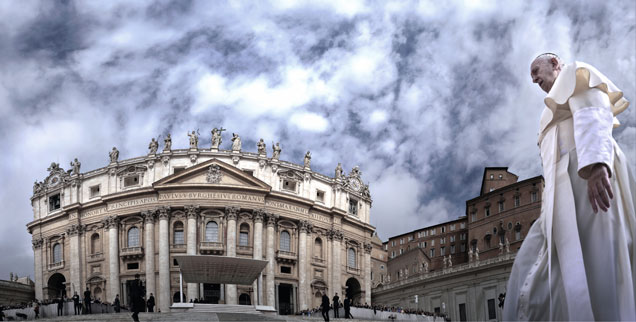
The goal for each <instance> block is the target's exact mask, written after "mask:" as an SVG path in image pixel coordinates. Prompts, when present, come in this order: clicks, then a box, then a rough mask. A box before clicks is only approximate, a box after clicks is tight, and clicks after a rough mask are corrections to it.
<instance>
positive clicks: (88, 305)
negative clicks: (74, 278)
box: [84, 286, 93, 314]
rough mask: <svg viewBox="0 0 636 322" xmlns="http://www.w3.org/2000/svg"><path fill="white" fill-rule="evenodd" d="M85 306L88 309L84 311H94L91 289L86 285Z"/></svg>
mask: <svg viewBox="0 0 636 322" xmlns="http://www.w3.org/2000/svg"><path fill="white" fill-rule="evenodd" d="M84 307H85V308H86V311H84V312H85V313H86V314H92V313H93V309H92V308H91V291H90V290H89V289H88V286H87V287H86V291H84Z"/></svg>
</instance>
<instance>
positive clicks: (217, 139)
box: [212, 127, 225, 150]
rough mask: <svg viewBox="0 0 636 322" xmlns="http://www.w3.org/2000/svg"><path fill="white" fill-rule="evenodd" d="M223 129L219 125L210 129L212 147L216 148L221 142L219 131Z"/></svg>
mask: <svg viewBox="0 0 636 322" xmlns="http://www.w3.org/2000/svg"><path fill="white" fill-rule="evenodd" d="M223 131H225V129H224V128H223V127H221V128H220V129H217V128H213V129H212V149H217V150H218V149H219V146H220V145H221V143H223V139H222V138H221V133H222V132H223Z"/></svg>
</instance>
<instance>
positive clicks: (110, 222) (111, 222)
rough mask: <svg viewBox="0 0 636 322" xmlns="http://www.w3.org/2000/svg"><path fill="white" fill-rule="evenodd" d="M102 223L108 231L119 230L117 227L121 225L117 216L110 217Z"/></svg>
mask: <svg viewBox="0 0 636 322" xmlns="http://www.w3.org/2000/svg"><path fill="white" fill-rule="evenodd" d="M102 222H103V224H104V228H106V229H110V228H117V226H118V225H119V218H117V216H108V217H107V218H106V219H104V220H103V221H102Z"/></svg>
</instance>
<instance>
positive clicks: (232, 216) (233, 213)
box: [225, 206, 240, 221]
mask: <svg viewBox="0 0 636 322" xmlns="http://www.w3.org/2000/svg"><path fill="white" fill-rule="evenodd" d="M239 210H240V208H239V207H235V206H227V207H225V217H226V218H227V220H234V221H236V218H237V217H238V212H239Z"/></svg>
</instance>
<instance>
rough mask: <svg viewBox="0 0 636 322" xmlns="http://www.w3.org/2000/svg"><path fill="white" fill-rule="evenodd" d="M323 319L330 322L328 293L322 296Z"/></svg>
mask: <svg viewBox="0 0 636 322" xmlns="http://www.w3.org/2000/svg"><path fill="white" fill-rule="evenodd" d="M321 307H322V318H323V319H325V321H327V322H329V297H328V296H327V293H324V294H323V295H322V305H321Z"/></svg>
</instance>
